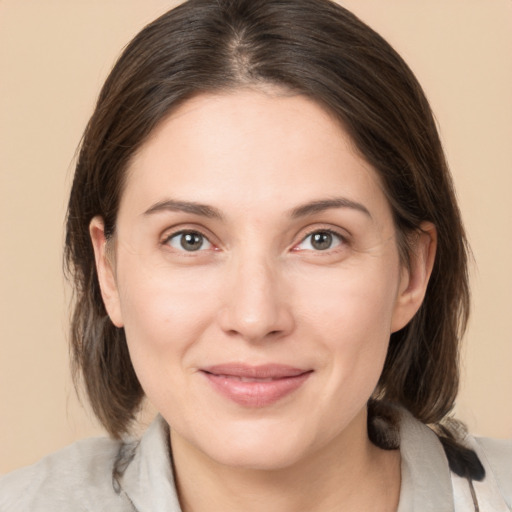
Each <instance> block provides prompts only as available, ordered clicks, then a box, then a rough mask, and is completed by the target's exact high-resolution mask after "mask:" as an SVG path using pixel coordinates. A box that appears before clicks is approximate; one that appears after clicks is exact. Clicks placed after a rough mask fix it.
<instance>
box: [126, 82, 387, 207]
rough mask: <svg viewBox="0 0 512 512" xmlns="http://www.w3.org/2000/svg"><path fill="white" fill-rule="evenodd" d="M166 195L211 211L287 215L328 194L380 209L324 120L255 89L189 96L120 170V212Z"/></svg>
mask: <svg viewBox="0 0 512 512" xmlns="http://www.w3.org/2000/svg"><path fill="white" fill-rule="evenodd" d="M166 194H167V195H169V196H170V197H178V198H184V199H187V200H190V199H194V200H196V201H198V202H201V203H207V204H214V205H216V206H218V207H220V208H224V207H228V206H229V205H238V206H239V207H244V208H249V207H254V208H258V207H260V206H264V205H267V207H268V205H269V204H273V205H276V206H282V207H283V208H285V207H288V208H293V207H294V203H295V204H297V203H301V202H306V201H309V200H311V198H313V197H314V196H318V197H321V198H325V197H327V196H330V195H331V196H332V195H335V196H339V195H343V196H348V198H349V199H352V200H354V201H363V200H364V201H366V202H370V203H374V204H375V206H379V207H382V206H383V205H384V206H386V204H387V201H386V200H385V197H384V195H383V193H382V190H381V185H380V180H379V178H378V176H377V174H376V172H375V171H374V169H373V168H372V167H371V166H370V165H369V164H368V163H367V162H366V161H365V160H364V159H363V158H362V157H361V156H360V155H359V154H358V152H357V150H356V149H355V147H354V145H353V142H352V140H351V139H350V137H349V136H348V134H347V133H346V131H345V130H344V129H343V127H342V125H341V123H339V122H338V121H337V120H336V119H335V118H334V117H333V116H332V115H331V114H330V113H328V112H327V111H326V110H325V109H323V108H322V107H321V106H319V105H318V104H317V103H316V102H314V101H313V100H311V99H309V98H307V97H305V96H302V95H293V94H287V93H284V92H280V91H279V92H276V91H260V90H257V91H256V90H237V91H233V92H227V93H222V94H202V95H199V96H196V97H194V98H193V99H191V100H188V101H186V102H185V103H183V104H182V105H181V106H180V107H179V108H177V109H176V110H175V111H174V112H173V113H172V114H171V115H169V116H168V117H167V118H166V119H165V120H164V121H162V122H161V123H160V124H159V125H158V126H157V128H156V129H155V130H154V131H153V133H152V134H151V136H150V137H149V139H148V140H147V141H146V142H145V143H144V144H143V145H142V146H141V148H140V149H139V151H138V152H137V153H136V155H135V156H134V158H133V159H132V162H131V164H130V166H129V168H128V170H127V180H126V188H125V193H124V194H123V198H122V205H123V203H125V204H126V203H129V204H131V205H132V206H135V207H136V208H138V209H142V208H144V207H145V206H146V207H147V202H148V201H149V200H153V201H154V200H155V199H157V197H156V196H158V195H160V196H162V197H161V199H163V198H164V197H163V196H165V195H166ZM143 203H145V204H143Z"/></svg>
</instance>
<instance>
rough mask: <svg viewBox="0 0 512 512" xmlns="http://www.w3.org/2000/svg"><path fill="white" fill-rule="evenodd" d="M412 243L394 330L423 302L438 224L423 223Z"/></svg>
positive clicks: (399, 294)
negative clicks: (436, 225)
mask: <svg viewBox="0 0 512 512" xmlns="http://www.w3.org/2000/svg"><path fill="white" fill-rule="evenodd" d="M411 246H412V247H411V252H410V255H409V259H410V264H409V266H408V268H403V271H402V277H401V280H400V287H399V291H398V296H397V300H396V302H395V310H394V313H393V319H392V324H391V332H396V331H399V330H400V329H402V328H403V327H405V326H406V325H407V324H408V323H409V322H410V321H411V319H412V318H413V316H414V315H415V314H416V312H417V311H418V309H419V308H420V306H421V304H422V302H423V299H424V297H425V293H426V291H427V286H428V282H429V279H430V274H431V273H432V268H433V267H434V261H435V257H436V249H437V230H436V228H435V226H434V225H433V224H432V223H431V222H423V223H422V224H421V226H420V229H419V230H418V232H417V233H416V236H415V239H414V240H413V242H412V244H411Z"/></svg>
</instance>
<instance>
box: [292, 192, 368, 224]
mask: <svg viewBox="0 0 512 512" xmlns="http://www.w3.org/2000/svg"><path fill="white" fill-rule="evenodd" d="M330 208H351V209H353V210H357V211H359V212H362V213H364V214H365V215H367V216H368V217H370V219H371V218H372V216H371V213H370V212H369V211H368V209H367V208H366V206H364V205H362V204H361V203H358V202H356V201H352V200H351V199H347V198H345V197H334V198H332V199H319V200H317V201H311V202H310V203H306V204H303V205H301V206H297V207H296V208H294V209H293V210H291V212H290V216H291V217H292V218H293V219H297V218H299V217H306V216H307V215H314V214H315V213H320V212H323V211H325V210H329V209H330Z"/></svg>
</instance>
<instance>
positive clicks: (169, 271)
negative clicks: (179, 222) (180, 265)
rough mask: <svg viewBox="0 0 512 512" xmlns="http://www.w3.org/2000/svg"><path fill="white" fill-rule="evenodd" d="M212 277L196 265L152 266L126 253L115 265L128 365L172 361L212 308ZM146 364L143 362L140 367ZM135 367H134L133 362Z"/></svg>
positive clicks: (190, 341)
mask: <svg viewBox="0 0 512 512" xmlns="http://www.w3.org/2000/svg"><path fill="white" fill-rule="evenodd" d="M216 281H217V280H216V277H215V275H213V274H212V273H208V272H201V271H200V270H198V269H197V268H196V269H194V270H188V269H186V270H185V271H183V270H179V271H176V269H173V268H171V267H169V266H165V265H159V266H154V265H153V266H152V265H150V264H148V263H145V262H144V261H141V259H139V258H134V257H131V258H130V257H128V258H126V259H125V261H124V262H123V265H122V266H120V268H119V282H120V283H122V286H120V289H119V295H120V304H121V312H122V316H123V321H124V326H125V332H126V338H127V342H128V347H129V350H130V354H131V357H132V360H133V363H134V366H136V367H137V366H139V367H140V370H141V371H143V370H144V371H146V370H149V371H152V370H153V368H152V367H153V366H159V367H164V366H172V365H173V364H175V363H176V362H179V361H180V360H181V359H182V358H183V356H184V354H185V353H186V351H187V349H188V348H189V347H190V346H191V345H192V344H193V343H194V342H195V341H196V340H197V339H199V338H200V337H201V335H202V333H203V332H204V330H205V329H206V328H207V327H208V325H209V324H210V323H211V320H212V317H213V315H214V314H215V308H216V300H215V294H214V293H212V292H211V290H215V289H216V286H217V282H216ZM146 367H147V368H146ZM136 369H137V368H136Z"/></svg>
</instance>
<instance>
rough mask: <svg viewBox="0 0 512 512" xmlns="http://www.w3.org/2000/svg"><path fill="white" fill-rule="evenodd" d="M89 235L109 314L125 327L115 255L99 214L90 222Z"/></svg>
mask: <svg viewBox="0 0 512 512" xmlns="http://www.w3.org/2000/svg"><path fill="white" fill-rule="evenodd" d="M89 235H90V237H91V242H92V245H93V248H94V257H95V260H96V272H97V274H98V281H99V284H100V289H101V296H102V298H103V303H104V304H105V308H106V310H107V313H108V316H109V317H110V319H111V320H112V323H113V324H114V325H115V326H116V327H123V320H122V315H121V307H120V302H119V293H118V289H117V283H116V276H115V269H114V263H113V261H112V260H113V256H112V255H111V254H110V251H109V247H108V243H109V242H107V239H106V237H105V225H104V222H103V219H102V218H101V217H99V216H96V217H94V218H93V219H92V220H91V222H90V224H89Z"/></svg>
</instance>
